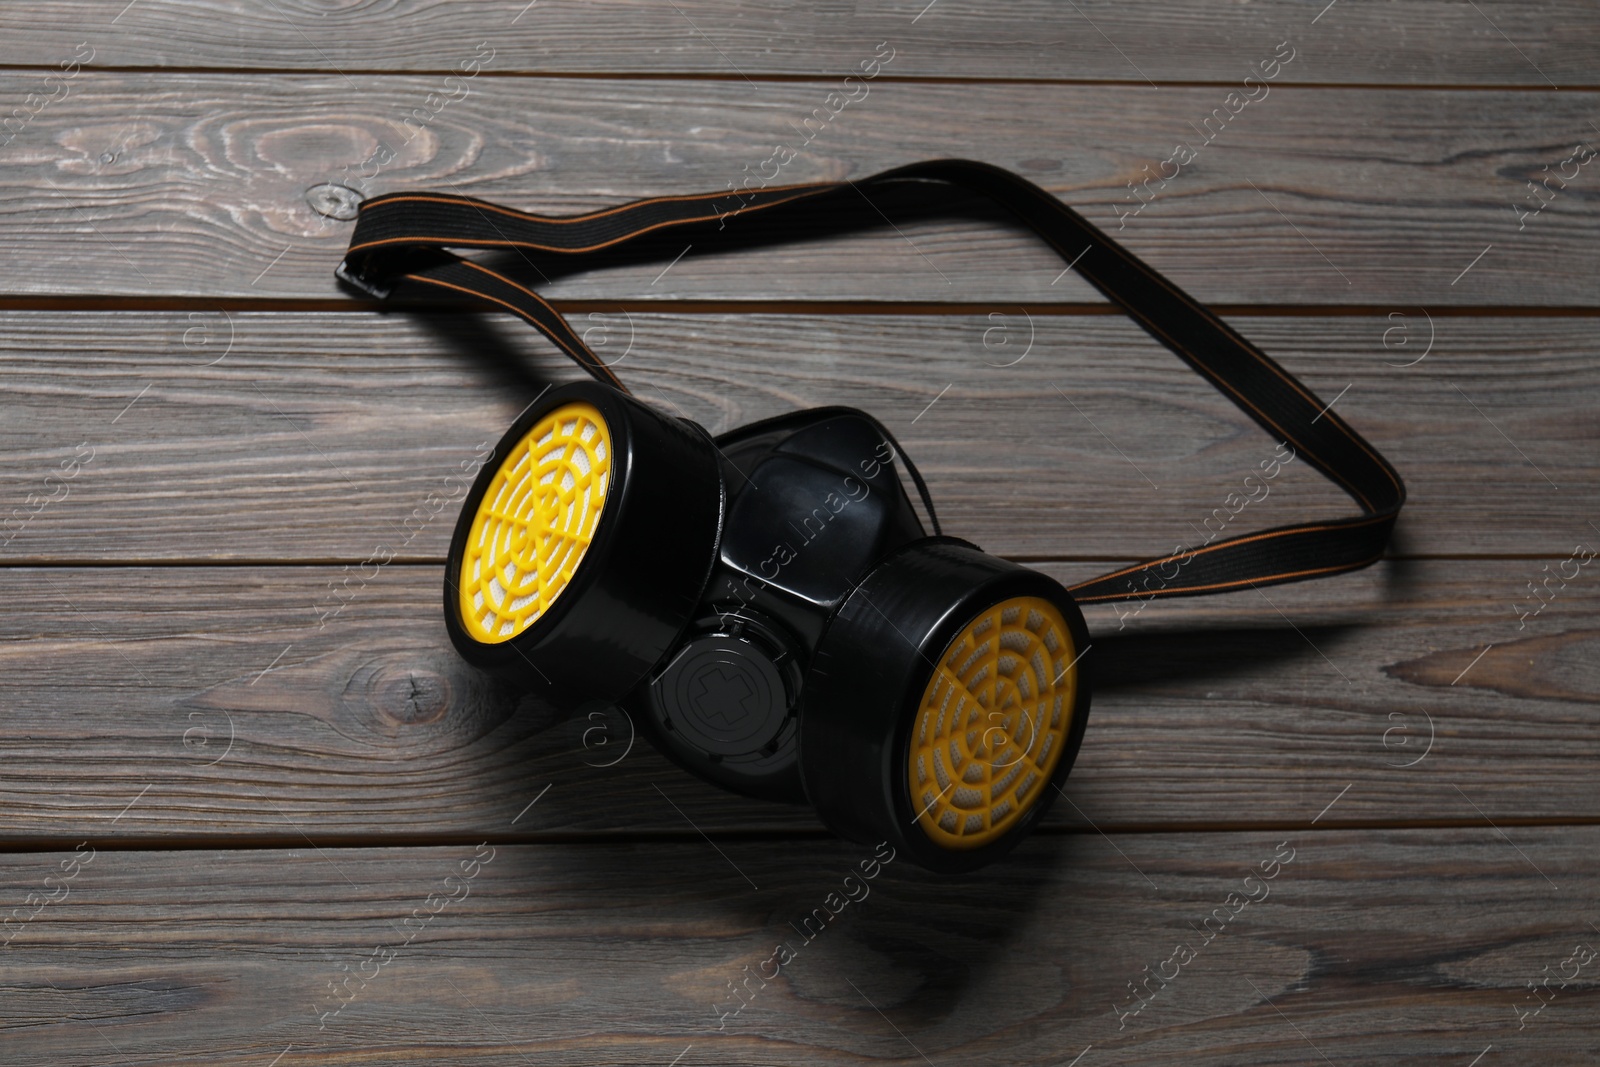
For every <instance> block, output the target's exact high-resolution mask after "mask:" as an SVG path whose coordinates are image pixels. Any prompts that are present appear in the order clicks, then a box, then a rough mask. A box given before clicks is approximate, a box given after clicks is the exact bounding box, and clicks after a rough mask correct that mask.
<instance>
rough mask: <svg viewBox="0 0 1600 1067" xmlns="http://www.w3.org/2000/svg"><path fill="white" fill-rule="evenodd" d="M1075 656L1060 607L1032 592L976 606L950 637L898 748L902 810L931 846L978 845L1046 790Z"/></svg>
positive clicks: (1061, 743)
mask: <svg viewBox="0 0 1600 1067" xmlns="http://www.w3.org/2000/svg"><path fill="white" fill-rule="evenodd" d="M1077 655H1078V652H1077V650H1076V649H1075V648H1074V642H1073V639H1072V632H1071V630H1069V629H1068V627H1067V623H1066V620H1065V619H1064V618H1062V615H1061V612H1060V610H1059V609H1057V608H1056V606H1055V605H1054V604H1052V603H1050V602H1049V601H1048V600H1044V599H1042V598H1040V597H1033V596H1019V597H1012V598H1010V599H1008V600H1002V601H1000V602H999V603H997V604H994V605H992V606H990V607H988V608H986V609H984V610H983V611H981V612H979V613H978V615H977V616H976V617H975V618H973V619H972V620H971V621H970V622H968V623H967V625H966V626H965V627H964V628H963V629H962V630H961V632H960V633H958V634H957V635H956V636H955V638H954V639H953V640H951V642H950V644H949V646H948V647H946V648H945V650H944V654H943V655H942V656H941V657H940V658H939V661H938V666H937V667H936V669H935V670H934V672H933V675H932V677H930V678H929V679H928V685H927V688H926V689H925V690H924V692H923V695H922V703H921V704H920V705H919V710H918V711H917V713H916V716H917V717H916V721H915V723H914V724H913V726H912V731H911V739H910V745H909V752H908V771H909V775H908V777H907V783H908V784H909V786H910V791H911V807H912V810H913V811H917V812H919V813H920V814H919V815H918V816H917V823H918V825H919V826H920V827H921V828H922V830H923V832H924V833H926V834H927V835H928V837H929V839H930V840H932V841H933V843H934V844H936V845H938V846H939V847H941V848H946V849H969V848H977V847H979V846H981V845H985V844H988V843H989V842H991V841H994V840H996V839H997V838H1000V837H1002V836H1004V835H1005V833H1006V831H1007V830H1009V829H1010V828H1011V827H1012V826H1013V825H1014V824H1015V823H1016V822H1017V820H1019V819H1020V818H1021V817H1022V816H1023V814H1024V813H1025V812H1026V811H1027V810H1028V809H1029V808H1030V807H1032V806H1033V804H1034V803H1035V802H1037V801H1038V799H1039V797H1040V796H1041V795H1042V794H1043V792H1044V790H1045V789H1046V788H1048V785H1049V782H1050V780H1051V776H1052V774H1053V773H1054V771H1055V768H1056V763H1057V762H1058V761H1059V760H1060V758H1061V753H1062V752H1063V751H1064V750H1065V748H1066V738H1067V733H1068V730H1069V728H1070V727H1071V725H1072V722H1071V720H1072V709H1073V707H1074V702H1075V700H1076V696H1077V686H1078V678H1077V671H1076V670H1075V666H1076V661H1077Z"/></svg>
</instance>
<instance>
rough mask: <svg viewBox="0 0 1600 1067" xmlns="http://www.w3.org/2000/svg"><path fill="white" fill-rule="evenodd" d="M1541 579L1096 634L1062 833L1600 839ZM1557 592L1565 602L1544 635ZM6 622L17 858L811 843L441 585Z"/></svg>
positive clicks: (148, 599)
mask: <svg viewBox="0 0 1600 1067" xmlns="http://www.w3.org/2000/svg"><path fill="white" fill-rule="evenodd" d="M1589 544H1590V546H1591V549H1592V547H1593V545H1594V541H1593V539H1591V540H1590V542H1589ZM1101 566H1102V565H1089V564H1081V563H1080V564H1071V565H1068V564H1052V565H1047V566H1046V567H1044V569H1045V570H1047V571H1048V572H1049V573H1051V574H1054V575H1057V576H1058V577H1060V578H1062V579H1063V580H1071V579H1073V578H1079V577H1084V576H1087V575H1088V574H1092V573H1096V572H1098V570H1099V569H1100V567H1101ZM1546 566H1550V565H1548V564H1544V563H1541V562H1540V561H1537V560H1508V561H1471V560H1441V561H1421V562H1417V561H1407V562H1401V563H1394V564H1382V565H1380V566H1378V567H1376V568H1373V569H1370V570H1368V571H1365V572H1362V573H1360V574H1356V575H1350V576H1345V577H1341V578H1337V579H1331V580H1328V581H1325V582H1315V583H1307V584H1301V585H1294V586H1285V587H1280V588H1275V589H1272V590H1270V591H1268V592H1265V593H1262V592H1251V593H1239V594H1232V595H1229V596H1224V597H1213V598H1209V599H1197V600H1191V601H1162V602H1157V603H1153V604H1150V605H1147V606H1146V607H1145V608H1144V609H1143V610H1139V611H1134V612H1132V613H1131V614H1130V615H1129V617H1127V618H1126V619H1119V616H1118V612H1117V610H1116V609H1113V608H1111V607H1103V606H1096V607H1092V608H1091V609H1090V610H1089V611H1088V613H1087V614H1088V615H1089V621H1090V630H1091V633H1092V634H1093V635H1094V640H1095V648H1094V650H1093V653H1092V660H1093V663H1092V668H1091V669H1093V670H1095V671H1096V672H1097V673H1098V677H1099V683H1098V688H1097V694H1096V697H1095V704H1094V710H1093V713H1092V718H1091V720H1090V724H1089V728H1088V734H1087V737H1086V739H1085V742H1084V747H1083V750H1082V754H1081V756H1080V758H1079V761H1078V764H1077V767H1076V768H1075V770H1074V773H1073V776H1072V778H1071V779H1070V780H1069V795H1070V796H1071V797H1072V803H1071V804H1058V805H1057V808H1056V809H1055V811H1053V812H1052V813H1051V819H1052V821H1053V823H1054V824H1055V825H1070V826H1083V825H1086V824H1087V823H1088V822H1089V821H1090V820H1092V822H1093V824H1094V825H1097V826H1100V827H1101V828H1119V827H1120V828H1129V827H1167V828H1176V827H1201V826H1211V827H1215V826H1219V825H1220V826H1239V827H1248V826H1263V825H1276V826H1297V825H1306V824H1307V823H1308V821H1309V820H1311V818H1312V817H1313V816H1316V815H1317V813H1318V810H1319V809H1320V808H1322V807H1323V806H1324V805H1325V804H1327V803H1328V802H1329V799H1328V798H1331V797H1333V795H1334V794H1336V793H1339V794H1341V796H1342V799H1340V800H1339V802H1338V804H1337V806H1336V807H1334V808H1333V810H1331V811H1330V812H1328V813H1327V814H1326V817H1325V818H1323V819H1322V821H1321V824H1320V825H1322V826H1323V827H1327V826H1329V825H1339V824H1346V825H1349V824H1356V825H1365V824H1372V823H1374V822H1386V821H1393V820H1397V819H1403V820H1407V821H1415V822H1440V823H1454V824H1458V825H1477V826H1481V825H1484V824H1485V821H1486V820H1493V822H1494V823H1495V824H1496V825H1500V826H1508V825H1512V824H1515V823H1516V822H1518V821H1519V820H1530V819H1531V820H1551V819H1589V820H1593V819H1597V818H1600V784H1597V783H1596V780H1595V776H1594V773H1593V772H1594V761H1595V759H1596V758H1597V756H1600V726H1597V725H1596V722H1595V717H1594V715H1593V714H1592V709H1593V706H1594V704H1595V703H1596V702H1597V701H1600V655H1597V652H1600V622H1597V619H1600V586H1597V585H1596V582H1595V576H1594V565H1593V564H1591V563H1587V562H1581V561H1580V562H1574V563H1571V564H1570V565H1569V566H1566V567H1562V566H1560V565H1559V564H1557V565H1554V566H1550V571H1549V572H1546V571H1545V570H1544V568H1545V567H1546ZM1557 571H1559V572H1561V573H1566V572H1568V571H1571V572H1575V573H1576V574H1577V577H1576V578H1575V579H1573V580H1572V581H1570V582H1568V583H1566V585H1565V586H1563V585H1561V584H1560V583H1559V582H1554V581H1553V582H1552V583H1551V584H1550V585H1549V586H1548V587H1546V588H1547V590H1548V591H1547V592H1546V594H1545V595H1546V597H1547V598H1549V599H1548V602H1547V603H1546V606H1545V607H1544V608H1543V610H1540V611H1538V612H1537V613H1534V610H1533V604H1534V603H1536V602H1535V601H1534V600H1533V598H1532V597H1531V596H1530V595H1529V594H1528V592H1527V584H1528V583H1529V582H1533V581H1541V580H1542V579H1543V578H1544V576H1545V575H1546V574H1547V573H1553V572H1557ZM347 577H348V578H350V579H351V581H350V583H349V584H347V585H342V586H341V587H340V589H339V591H338V594H337V595H336V594H335V593H334V592H333V591H330V588H329V586H330V583H333V582H343V580H344V579H346V578H347ZM0 601H3V602H4V603H5V604H6V605H7V607H8V611H7V612H6V615H5V618H4V620H3V621H0V656H3V657H4V668H5V669H4V670H3V671H0V707H5V708H6V709H7V712H6V715H5V716H4V717H3V719H0V767H3V768H4V777H3V778H0V840H4V841H7V842H12V843H16V842H23V841H61V840H64V839H66V838H69V837H70V838H76V837H79V836H84V835H93V834H96V833H103V832H109V831H108V830H107V828H108V827H111V826H112V825H115V828H116V829H115V833H117V834H118V835H121V836H138V837H142V838H161V839H171V838H173V837H189V838H194V837H217V838H221V839H227V838H234V839H238V838H241V837H248V838H252V839H260V838H269V839H272V840H278V841H283V842H286V843H287V844H290V845H295V846H297V845H298V844H299V843H300V842H301V841H302V840H303V837H302V836H301V835H304V834H310V835H314V836H315V837H316V839H318V840H319V841H370V840H372V839H374V838H379V837H385V836H387V837H399V838H400V839H405V838H407V837H408V836H411V835H419V834H420V835H441V834H448V835H473V834H481V833H513V832H514V833H515V834H533V835H545V836H548V835H551V834H566V835H570V834H573V833H585V834H606V833H613V834H614V833H647V834H663V833H667V834H681V835H686V836H687V837H689V838H694V837H695V836H696V835H695V832H694V831H695V828H696V827H698V828H701V829H705V830H711V831H719V830H744V831H752V832H753V831H772V830H815V829H817V827H818V823H817V822H816V821H815V819H814V818H813V817H812V815H811V814H810V812H809V811H807V810H805V809H801V808H790V807H787V806H783V805H778V804H770V803H764V802H757V801H747V800H743V799H740V798H738V797H735V796H733V795H731V794H728V793H724V792H721V791H720V790H717V789H715V788H713V787H711V786H709V785H705V784H703V783H700V782H699V781H697V780H695V779H692V778H691V777H690V776H688V775H686V774H684V773H683V772H680V771H678V770H675V769H673V768H672V767H671V766H670V765H669V764H667V762H666V761H665V760H664V759H662V758H661V757H659V756H658V755H656V754H655V753H654V752H652V751H649V750H648V746H647V745H645V744H644V743H642V742H641V743H639V744H637V745H636V746H634V747H633V748H632V749H631V750H629V749H628V747H627V739H628V737H629V736H630V735H631V732H632V731H631V728H630V726H629V724H628V723H627V721H626V720H625V719H623V718H622V717H620V716H618V715H610V716H605V715H602V716H600V717H598V718H588V717H585V716H584V715H576V716H570V715H561V714H558V713H557V712H555V711H554V710H552V709H550V708H549V707H547V706H545V705H543V704H541V703H540V702H538V701H536V700H533V699H531V698H527V697H525V696H523V695H521V694H519V693H517V692H513V691H510V690H508V689H506V688H504V687H501V686H498V685H495V684H492V683H490V682H488V681H487V680H485V679H484V678H483V677H482V676H481V675H478V674H476V673H475V672H473V671H471V670H469V669H468V668H466V667H465V665H464V664H463V663H462V662H461V660H460V659H459V657H458V656H457V655H456V654H455V652H454V651H453V649H451V647H450V645H449V643H448V640H447V638H446V636H445V633H444V626H443V621H442V618H441V616H440V575H439V569H438V568H437V567H432V566H403V565H398V564H393V565H390V566H388V567H386V568H378V569H377V570H376V576H375V577H372V578H370V580H367V579H364V578H363V577H362V576H361V574H360V573H359V571H358V570H356V569H354V568H353V569H351V570H350V571H348V572H346V571H341V570H338V569H334V568H328V567H321V568H317V567H307V568H300V567H260V566H244V567H197V568H187V567H154V568H140V567H116V568H38V569H33V568H6V569H4V570H0ZM1519 603H1520V604H1522V605H1524V607H1523V608H1522V609H1519V608H1518V607H1516V605H1517V604H1519ZM1136 606H1137V605H1135V607H1136ZM330 609H337V610H330ZM1122 610H1123V612H1124V613H1125V614H1128V613H1127V609H1122ZM1524 611H1525V612H1526V613H1527V617H1526V618H1523V617H1521V616H1522V613H1523V612H1524ZM1486 646H1492V647H1486ZM624 754H625V755H624ZM601 764H614V766H599V765H601ZM547 787H549V792H548V795H545V794H544V793H543V790H545V789H546V788H547ZM663 793H665V794H666V796H667V797H669V798H670V800H671V801H672V804H665V803H663V802H662V795H663ZM541 797H542V799H540V798H541ZM536 799H537V800H538V803H537V805H536V806H535V807H533V808H531V809H529V808H528V805H529V804H530V803H531V802H533V801H534V800H536ZM673 805H676V806H677V807H676V808H674V807H673ZM680 809H681V810H680ZM119 813H121V814H120V815H119ZM519 816H520V817H521V821H520V822H516V824H515V827H514V830H513V827H512V823H513V822H515V821H516V820H517V819H518V818H519ZM691 820H692V821H691Z"/></svg>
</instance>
